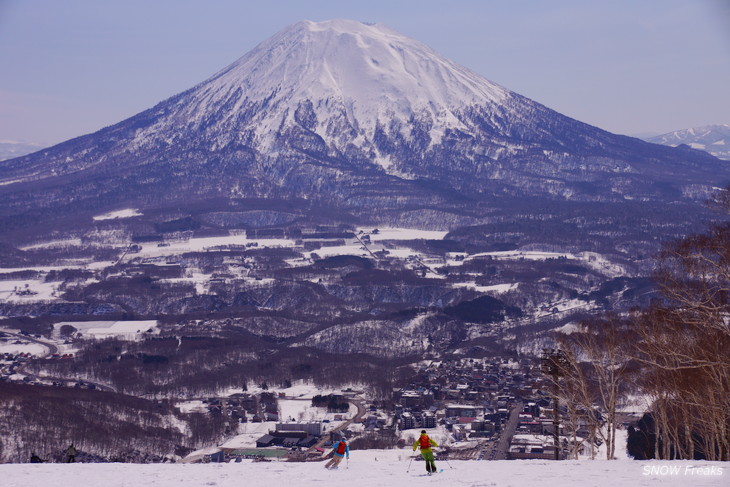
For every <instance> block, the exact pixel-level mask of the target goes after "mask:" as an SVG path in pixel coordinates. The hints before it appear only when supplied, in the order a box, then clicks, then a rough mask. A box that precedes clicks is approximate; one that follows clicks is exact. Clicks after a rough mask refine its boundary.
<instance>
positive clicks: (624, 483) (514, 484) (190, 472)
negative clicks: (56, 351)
mask: <svg viewBox="0 0 730 487" xmlns="http://www.w3.org/2000/svg"><path fill="white" fill-rule="evenodd" d="M411 453H412V452H411V450H410V449H405V450H393V451H383V450H380V451H375V450H369V451H357V450H356V451H353V452H352V453H351V455H350V460H349V462H345V461H343V463H342V464H341V466H340V469H339V470H336V471H328V470H325V469H324V468H323V466H324V463H322V462H313V463H288V462H267V463H264V462H261V463H252V462H250V461H244V462H241V463H228V464H164V465H133V464H119V463H111V464H80V463H77V464H70V465H69V464H14V465H0V475H1V476H2V479H3V480H2V485H3V486H4V487H36V486H37V487H40V486H49V485H52V486H54V487H67V486H68V487H70V486H74V487H76V486H79V485H84V486H90V487H94V486H104V487H132V486H134V487H145V486H154V487H173V486H174V487H180V486H196V487H203V486H217V487H241V486H244V487H248V486H261V487H263V486H273V487H278V486H282V485H291V486H297V487H300V486H315V485H316V486H329V485H336V484H339V485H347V486H348V487H398V486H406V485H420V486H424V485H438V486H440V487H536V486H545V487H552V486H557V485H559V486H560V487H617V486H621V487H633V486H658V485H661V486H662V487H675V486H690V485H691V486H693V487H706V486H726V485H728V476H729V475H730V472H729V471H728V470H730V465H728V464H723V463H720V462H689V461H629V460H626V461H621V460H617V461H611V462H609V461H605V460H595V461H590V460H583V461H563V462H552V461H545V460H515V461H492V462H489V461H452V462H450V463H446V462H443V461H441V462H439V461H437V463H436V465H437V467H438V468H439V469H441V468H443V469H444V471H443V472H440V473H437V474H435V475H433V476H431V477H429V476H427V475H426V472H425V467H424V463H423V462H417V461H414V462H412V463H410V470H409V461H410V458H411V456H412V455H411ZM693 467H694V468H693Z"/></svg>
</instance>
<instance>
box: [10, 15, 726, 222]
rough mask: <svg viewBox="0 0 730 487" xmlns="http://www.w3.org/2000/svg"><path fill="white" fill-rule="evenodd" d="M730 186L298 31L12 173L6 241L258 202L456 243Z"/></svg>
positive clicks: (408, 55) (336, 25) (709, 163)
mask: <svg viewBox="0 0 730 487" xmlns="http://www.w3.org/2000/svg"><path fill="white" fill-rule="evenodd" d="M727 181H730V171H729V170H728V168H727V167H726V166H725V165H721V164H719V161H718V160H717V159H715V158H713V157H711V156H709V155H707V154H705V153H703V152H699V151H693V150H690V149H687V148H683V147H680V148H669V147H663V146H658V145H652V144H649V143H646V142H643V141H640V140H638V139H632V138H628V137H623V136H617V135H613V134H610V133H608V132H605V131H603V130H600V129H598V128H595V127H591V126H589V125H586V124H583V123H581V122H578V121H576V120H573V119H570V118H568V117H565V116H563V115H561V114H559V113H557V112H554V111H552V110H550V109H548V108H546V107H544V106H543V105H540V104H539V103H536V102H534V101H532V100H529V99H527V98H525V97H523V96H520V95H518V94H516V93H513V92H511V91H509V90H507V89H506V88H503V87H501V86H499V85H496V84H494V83H492V82H490V81H488V80H486V79H484V78H482V77H481V76H479V75H477V74H475V73H473V72H471V71H469V70H468V69H466V68H463V67H461V66H459V65H457V64H455V63H453V62H452V61H450V60H448V59H445V58H443V57H442V56H440V55H438V54H437V53H435V52H434V51H433V50H431V49H430V48H428V47H427V46H425V45H423V44H421V43H419V42H417V41H415V40H412V39H409V38H407V37H405V36H402V35H400V34H398V33H397V32H394V31H392V30H391V29H389V28H387V27H384V26H381V25H367V24H362V23H359V22H354V21H348V20H336V21H327V22H319V23H315V22H309V21H303V22H299V23H297V24H294V25H292V26H290V27H288V28H286V29H284V30H283V31H281V32H280V33H278V34H276V35H275V36H273V37H272V38H270V39H268V40H266V41H264V42H263V43H261V44H260V45H259V46H257V47H256V48H255V49H253V50H252V51H250V52H249V53H247V54H246V55H245V56H243V57H242V58H241V59H239V60H238V61H236V62H235V63H233V64H231V65H230V66H228V67H227V68H225V69H223V70H222V71H220V72H219V73H217V74H216V75H214V76H213V77H211V78H210V79H208V80H206V81H204V82H202V83H200V84H199V85H197V86H195V87H193V88H192V89H190V90H188V91H186V92H183V93H180V94H178V95H176V96H173V97H172V98H170V99H168V100H165V101H163V102H162V103H160V104H158V105H157V106H155V107H153V108H152V109H150V110H147V111H145V112H142V113H140V114H138V115H136V116H134V117H132V118H130V119H128V120H125V121H123V122H120V123H119V124H116V125H114V126H111V127H107V128H104V129H102V130H100V131H99V132H96V133H94V134H91V135H87V136H83V137H79V138H77V139H73V140H70V141H67V142H65V143H63V144H59V145H57V146H55V147H52V148H49V149H46V150H44V151H41V152H39V153H36V154H33V155H29V156H25V157H21V158H17V159H14V160H12V161H10V162H5V163H2V164H0V198H2V200H3V201H4V203H3V204H2V206H0V228H3V229H4V230H6V231H9V230H12V229H20V228H27V227H29V226H33V225H37V224H39V223H41V224H43V223H44V222H46V223H47V222H49V221H58V220H59V218H70V217H69V215H73V218H74V219H76V220H80V219H81V220H85V221H88V220H89V217H90V216H91V215H92V214H94V213H99V212H102V211H108V210H114V209H119V208H124V207H129V206H135V207H140V208H142V209H149V208H156V207H174V208H178V209H180V210H181V211H182V212H183V213H185V211H189V210H190V208H192V207H194V206H196V205H200V204H201V202H206V201H207V202H208V203H206V205H210V202H211V201H219V202H222V203H220V204H221V205H222V207H224V208H227V206H228V205H230V204H231V202H233V201H238V200H249V199H251V198H256V199H261V198H263V199H264V200H265V201H267V202H268V205H269V207H270V208H273V209H276V208H278V207H279V206H280V205H281V204H282V202H285V201H298V202H299V203H297V204H298V205H299V206H301V207H302V208H303V210H302V211H303V212H304V213H307V214H319V213H320V211H321V208H322V207H323V206H324V207H326V208H330V209H332V210H333V211H335V212H336V213H338V212H339V213H340V215H341V216H340V219H344V220H351V219H352V218H359V219H360V220H361V221H368V222H375V223H377V222H378V221H379V219H382V218H383V217H386V216H387V218H391V219H392V218H401V219H402V218H403V216H402V215H404V212H405V213H407V212H413V211H416V212H423V211H424V210H429V211H436V212H440V215H439V216H438V217H437V218H436V219H434V218H432V217H430V216H429V217H426V216H424V215H425V214H423V213H421V216H420V217H418V218H416V220H418V219H419V218H420V220H428V221H429V222H431V224H432V225H434V226H439V227H441V228H451V227H453V226H454V221H453V218H452V217H450V216H448V215H457V216H458V218H457V217H454V218H456V219H457V220H459V219H462V220H463V219H464V217H468V218H467V220H468V221H484V218H485V215H488V214H490V213H491V212H492V211H493V209H494V208H511V207H513V206H514V205H515V199H517V200H518V201H520V200H522V199H523V198H526V197H530V198H537V199H538V200H545V199H547V200H549V201H553V202H556V203H558V204H563V203H566V204H568V205H580V204H581V203H582V202H588V201H591V202H597V203H602V204H613V203H620V202H624V201H627V200H634V201H650V202H655V203H657V204H660V205H663V204H665V203H666V202H667V201H685V202H687V201H688V200H686V199H685V198H686V197H690V198H698V197H699V198H704V197H705V196H706V195H707V194H708V192H709V191H710V190H711V188H712V186H714V185H719V184H724V183H725V182H727ZM302 201H304V202H305V203H304V204H303V205H301V202H302ZM244 205H245V204H244ZM538 206H545V205H538ZM186 208H187V209H188V210H185V209H186ZM407 218H410V217H407ZM450 218H451V219H452V221H449V219H450ZM439 219H443V220H444V221H442V222H440V223H439V221H438V220H439ZM69 224H70V223H69Z"/></svg>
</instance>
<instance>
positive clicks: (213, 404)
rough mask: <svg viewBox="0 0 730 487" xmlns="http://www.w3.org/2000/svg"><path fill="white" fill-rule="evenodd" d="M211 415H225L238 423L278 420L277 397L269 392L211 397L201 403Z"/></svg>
mask: <svg viewBox="0 0 730 487" xmlns="http://www.w3.org/2000/svg"><path fill="white" fill-rule="evenodd" d="M203 402H204V403H205V405H206V408H207V409H208V412H209V413H211V414H225V415H226V416H228V417H230V418H232V419H237V420H238V421H239V422H240V423H247V422H251V423H261V422H265V421H278V420H279V405H278V401H277V397H276V395H275V394H274V393H271V392H262V393H261V394H246V393H242V394H234V395H232V396H230V397H227V398H217V397H211V398H208V399H206V400H204V401H203Z"/></svg>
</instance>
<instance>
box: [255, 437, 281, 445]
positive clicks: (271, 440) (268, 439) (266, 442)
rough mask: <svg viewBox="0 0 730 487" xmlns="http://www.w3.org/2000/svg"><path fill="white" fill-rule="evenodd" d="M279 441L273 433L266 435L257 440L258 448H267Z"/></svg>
mask: <svg viewBox="0 0 730 487" xmlns="http://www.w3.org/2000/svg"><path fill="white" fill-rule="evenodd" d="M276 441H277V438H276V437H274V436H272V435H264V436H262V437H261V438H259V439H258V440H256V448H266V447H269V446H274V445H275V444H276V443H275V442H276Z"/></svg>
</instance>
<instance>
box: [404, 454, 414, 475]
mask: <svg viewBox="0 0 730 487" xmlns="http://www.w3.org/2000/svg"><path fill="white" fill-rule="evenodd" d="M413 458H414V457H411V461H410V462H408V468H407V469H406V473H408V471H409V470H410V469H411V463H413Z"/></svg>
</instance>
